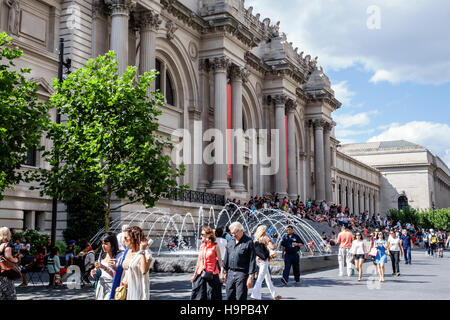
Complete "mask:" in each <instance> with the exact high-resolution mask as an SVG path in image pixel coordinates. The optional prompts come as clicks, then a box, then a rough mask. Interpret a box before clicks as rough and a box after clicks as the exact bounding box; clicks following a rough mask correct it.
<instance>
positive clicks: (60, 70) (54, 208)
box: [51, 38, 72, 247]
mask: <svg viewBox="0 0 450 320" xmlns="http://www.w3.org/2000/svg"><path fill="white" fill-rule="evenodd" d="M71 66H72V61H71V60H70V59H67V60H66V61H64V38H59V60H58V81H59V83H62V82H63V81H64V79H63V76H64V67H65V68H66V74H69V73H70V68H71ZM56 123H58V124H59V123H61V114H60V113H59V109H58V108H56ZM58 167H59V160H58V161H57V162H56V164H55V168H54V170H56V171H57V170H58ZM57 188H58V187H57V185H56V186H55V188H54V190H53V191H54V194H53V199H52V228H51V246H52V247H54V246H55V244H56V215H57V211H58V197H57V190H58V189H57Z"/></svg>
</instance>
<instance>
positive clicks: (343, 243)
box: [337, 226, 353, 277]
mask: <svg viewBox="0 0 450 320" xmlns="http://www.w3.org/2000/svg"><path fill="white" fill-rule="evenodd" d="M352 242H353V235H352V233H351V232H350V230H349V229H348V227H345V226H343V227H341V232H339V234H338V239H337V243H338V244H339V252H338V262H339V276H340V277H342V276H344V263H345V264H346V266H347V276H349V277H351V275H352V256H351V254H350V249H351V247H352Z"/></svg>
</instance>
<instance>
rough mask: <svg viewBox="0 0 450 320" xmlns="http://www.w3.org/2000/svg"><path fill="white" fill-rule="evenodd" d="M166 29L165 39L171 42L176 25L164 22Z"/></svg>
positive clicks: (170, 21)
mask: <svg viewBox="0 0 450 320" xmlns="http://www.w3.org/2000/svg"><path fill="white" fill-rule="evenodd" d="M166 29H167V39H169V40H172V39H173V37H174V34H175V31H177V29H178V27H177V25H176V24H175V23H174V22H173V21H172V20H168V21H167V22H166Z"/></svg>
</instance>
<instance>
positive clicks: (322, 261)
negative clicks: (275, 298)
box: [152, 252, 338, 275]
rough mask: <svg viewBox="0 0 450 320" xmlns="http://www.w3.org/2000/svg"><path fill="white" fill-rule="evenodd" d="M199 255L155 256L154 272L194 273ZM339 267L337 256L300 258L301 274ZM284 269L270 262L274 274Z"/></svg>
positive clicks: (281, 265) (275, 261) (281, 264)
mask: <svg viewBox="0 0 450 320" xmlns="http://www.w3.org/2000/svg"><path fill="white" fill-rule="evenodd" d="M197 257H198V254H197V253H195V252H192V253H188V252H184V253H177V252H174V253H161V254H160V255H156V256H154V258H155V264H154V265H153V269H152V272H167V273H194V271H195V266H196V264H197ZM337 266H338V256H337V254H324V255H316V256H301V257H300V272H310V271H317V270H321V269H326V268H335V267H337ZM283 269H284V262H283V260H282V259H280V258H277V259H274V260H271V261H270V270H271V273H272V274H276V275H281V274H282V273H283Z"/></svg>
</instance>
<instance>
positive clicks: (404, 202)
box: [398, 196, 408, 211]
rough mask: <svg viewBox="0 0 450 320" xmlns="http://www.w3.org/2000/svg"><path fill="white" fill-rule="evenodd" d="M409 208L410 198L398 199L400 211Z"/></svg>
mask: <svg viewBox="0 0 450 320" xmlns="http://www.w3.org/2000/svg"><path fill="white" fill-rule="evenodd" d="M407 206H408V198H407V197H406V196H400V197H398V210H399V211H400V210H402V209H403V208H404V207H407Z"/></svg>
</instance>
